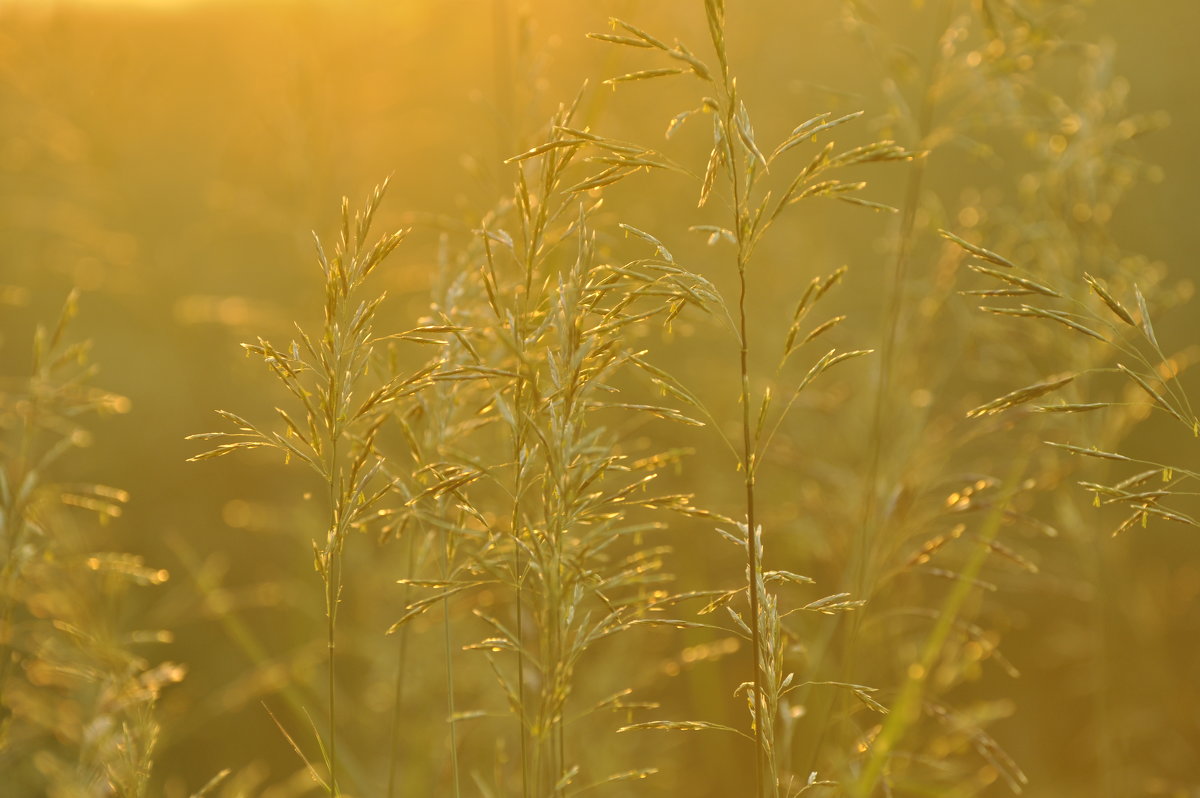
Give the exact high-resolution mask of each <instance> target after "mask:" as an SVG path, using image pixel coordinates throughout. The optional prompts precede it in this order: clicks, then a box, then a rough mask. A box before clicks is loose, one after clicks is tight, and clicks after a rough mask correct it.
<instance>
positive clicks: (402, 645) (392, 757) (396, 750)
mask: <svg viewBox="0 0 1200 798" xmlns="http://www.w3.org/2000/svg"><path fill="white" fill-rule="evenodd" d="M416 547H417V543H416V535H413V534H410V535H409V536H408V573H407V574H406V578H408V579H411V578H412V577H413V575H414V574H415V572H416V554H417V550H416ZM411 600H412V585H410V584H406V585H405V587H404V601H403V606H405V607H407V606H408V605H409V603H410V601H411ZM408 629H409V625H408V624H405V625H404V626H403V627H402V628H401V629H400V640H399V643H398V644H397V646H396V682H395V689H394V692H393V698H392V723H391V732H390V735H389V739H390V741H391V742H390V744H389V745H388V757H389V761H388V787H387V794H388V798H396V787H397V785H398V783H399V778H398V772H399V769H400V713H401V710H402V708H403V704H404V670H405V667H406V665H407V663H408Z"/></svg>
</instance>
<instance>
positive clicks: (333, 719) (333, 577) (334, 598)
mask: <svg viewBox="0 0 1200 798" xmlns="http://www.w3.org/2000/svg"><path fill="white" fill-rule="evenodd" d="M339 355H340V353H339ZM338 360H339V364H338V365H339V366H340V360H341V358H340V357H339V358H338ZM334 382H335V384H336V378H335V380H334ZM331 395H336V394H334V393H333V392H331ZM331 437H332V440H331V441H330V450H329V451H330V455H329V463H330V466H329V507H330V516H331V517H330V532H329V537H330V541H329V544H328V545H329V547H330V548H329V553H328V558H327V560H326V563H325V574H324V578H325V632H326V641H327V645H328V648H329V650H328V657H329V662H328V666H329V684H328V691H329V794H330V795H331V796H334V797H335V798H336V796H337V795H339V794H340V793H339V791H338V768H337V691H336V689H335V676H336V674H335V670H334V669H335V667H336V662H337V657H336V656H335V654H336V644H337V641H336V638H335V632H336V627H337V602H338V592H339V585H338V584H337V580H338V576H339V573H338V568H339V565H340V563H339V559H340V558H339V556H338V542H337V541H338V535H339V530H338V526H339V522H338V515H339V513H338V496H337V481H338V480H337V478H336V477H335V476H334V474H335V473H336V469H337V449H338V446H337V444H338V440H337V434H336V433H333V435H332V436H331Z"/></svg>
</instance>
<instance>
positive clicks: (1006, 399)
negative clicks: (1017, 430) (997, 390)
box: [967, 374, 1075, 418]
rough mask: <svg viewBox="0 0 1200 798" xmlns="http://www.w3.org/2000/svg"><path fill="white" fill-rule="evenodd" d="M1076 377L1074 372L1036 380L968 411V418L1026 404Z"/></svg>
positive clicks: (988, 414) (992, 413)
mask: <svg viewBox="0 0 1200 798" xmlns="http://www.w3.org/2000/svg"><path fill="white" fill-rule="evenodd" d="M1074 379H1075V375H1074V374H1068V375H1066V376H1063V377H1055V378H1053V379H1049V380H1045V381H1043V382H1035V383H1034V384H1033V385H1026V386H1025V387H1024V388H1018V389H1017V390H1015V391H1011V392H1009V393H1006V394H1005V395H1004V396H1001V397H999V398H997V399H993V400H992V401H990V402H988V403H986V404H982V405H980V406H979V407H976V408H975V409H974V410H971V411H969V412H968V413H967V417H968V418H979V417H980V416H990V415H994V414H996V413H1000V412H1002V411H1004V410H1007V409H1009V408H1010V407H1016V406H1017V405H1022V404H1025V403H1026V402H1029V401H1032V400H1034V399H1037V398H1039V397H1042V396H1045V395H1046V394H1048V393H1051V392H1052V391H1057V390H1058V389H1059V388H1062V387H1063V386H1064V385H1068V384H1070V383H1071V382H1072V381H1073V380H1074Z"/></svg>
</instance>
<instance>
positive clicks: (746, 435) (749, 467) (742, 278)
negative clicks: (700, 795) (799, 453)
mask: <svg viewBox="0 0 1200 798" xmlns="http://www.w3.org/2000/svg"><path fill="white" fill-rule="evenodd" d="M741 249H742V248H741V238H740V236H739V238H738V292H739V293H738V330H739V333H740V337H741V347H740V358H739V360H740V367H741V377H742V471H743V473H744V476H745V488H746V562H747V564H748V569H749V583H750V585H749V589H750V619H751V623H750V631H751V637H752V640H751V647H752V648H753V650H754V680H753V681H754V763H755V764H754V794H755V795H758V796H761V795H762V794H763V784H762V780H763V760H764V759H765V756H764V753H765V752H764V750H763V740H762V725H763V724H762V705H763V701H762V650H761V648H762V641H761V639H760V636H761V634H760V630H759V623H758V621H759V612H760V608H759V600H758V598H759V597H758V571H759V562H758V527H757V526H756V523H755V513H754V510H755V502H754V470H755V462H754V448H755V447H754V441H753V436H754V430H753V427H751V424H750V344H749V338H748V336H747V330H746V294H747V280H746V264H745V263H744V262H743V261H742V254H741Z"/></svg>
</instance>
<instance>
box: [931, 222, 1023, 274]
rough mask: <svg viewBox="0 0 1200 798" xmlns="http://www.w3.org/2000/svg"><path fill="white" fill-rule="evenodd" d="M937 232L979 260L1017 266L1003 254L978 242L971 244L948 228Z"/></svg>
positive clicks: (1014, 267)
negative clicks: (985, 247)
mask: <svg viewBox="0 0 1200 798" xmlns="http://www.w3.org/2000/svg"><path fill="white" fill-rule="evenodd" d="M938 233H939V234H940V235H941V236H942V238H945V239H946V240H948V241H952V242H954V243H955V244H957V245H958V246H959V247H960V248H962V249H964V250H966V251H967V252H969V253H971V254H972V255H974V256H975V257H977V258H980V259H981V260H986V261H987V262H988V263H994V264H996V265H997V266H1004V267H1006V268H1009V269H1016V268H1017V267H1016V264H1014V263H1013V262H1012V261H1010V260H1009V259H1008V258H1006V257H1004V256H1003V255H998V254H996V253H995V252H992V251H991V250H990V249H984V248H983V247H981V246H979V245H978V244H972V243H971V242H970V241H967V240H966V239H964V238H960V237H959V236H956V235H955V234H954V233H951V232H950V231H949V230H938Z"/></svg>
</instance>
